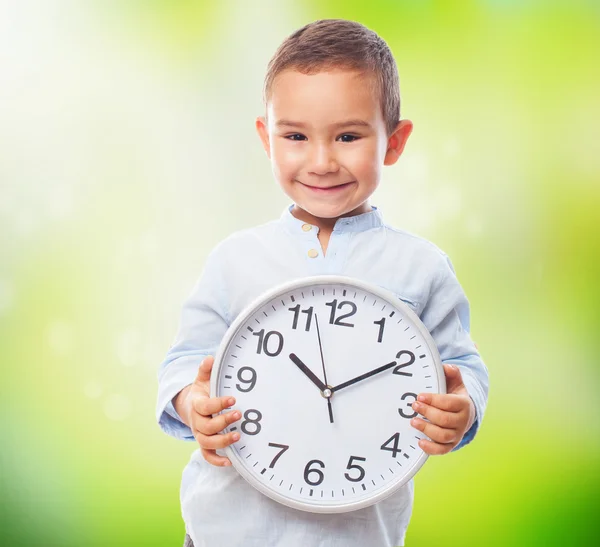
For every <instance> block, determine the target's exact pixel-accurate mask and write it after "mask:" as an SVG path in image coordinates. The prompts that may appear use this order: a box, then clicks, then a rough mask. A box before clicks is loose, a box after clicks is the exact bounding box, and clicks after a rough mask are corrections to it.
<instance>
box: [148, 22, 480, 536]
mask: <svg viewBox="0 0 600 547" xmlns="http://www.w3.org/2000/svg"><path fill="white" fill-rule="evenodd" d="M265 104H266V116H265V117H259V118H258V119H257V120H256V128H257V131H258V134H259V137H260V139H261V142H262V145H263V147H264V149H265V151H266V153H267V156H268V157H269V159H270V161H271V164H272V168H273V175H274V177H275V179H276V181H277V182H278V183H279V185H280V186H281V188H282V189H283V191H284V192H285V193H286V194H287V195H288V196H289V197H290V198H291V200H292V201H293V204H292V205H291V206H290V207H289V208H287V209H286V210H285V211H284V213H283V215H282V217H281V218H280V219H279V220H277V221H273V222H270V223H268V224H265V225H262V226H259V227H257V228H254V229H250V230H244V231H242V232H238V233H236V234H233V235H232V236H230V237H229V238H227V239H226V240H225V241H223V242H222V243H221V244H219V245H218V246H217V247H216V248H215V249H214V250H213V251H212V252H211V253H210V255H209V257H208V259H207V262H206V265H205V269H204V272H203V275H202V277H201V278H200V280H199V281H198V283H197V285H196V286H195V288H194V290H193V292H192V294H191V296H190V297H189V299H188V300H187V301H186V303H185V304H184V307H183V312H182V318H181V324H180V328H179V332H178V335H177V338H176V341H175V343H174V345H173V346H172V347H171V348H170V350H169V352H168V354H167V357H166V359H165V361H164V362H163V364H162V365H161V368H160V371H159V395H158V405H157V417H158V420H159V424H160V426H161V427H162V429H163V430H164V431H165V432H166V433H168V434H170V435H173V436H174V437H176V438H180V439H185V440H194V439H195V440H196V441H197V442H198V444H199V446H200V449H199V450H196V451H195V452H194V453H193V455H192V457H191V460H190V462H189V464H188V465H187V467H186V468H185V470H184V472H183V480H182V488H181V503H182V513H183V518H184V521H185V524H186V531H187V534H188V535H187V536H186V543H185V545H188V546H191V545H195V546H196V547H200V546H209V547H218V546H221V545H227V546H232V547H233V546H238V545H244V546H257V547H258V546H260V547H265V546H268V545H273V546H284V547H313V546H317V545H322V546H327V547H334V546H344V547H349V546H367V545H368V546H394V545H404V536H405V533H406V528H407V526H408V522H409V519H410V515H411V511H412V502H413V481H412V480H411V481H410V482H409V483H408V484H407V485H405V486H404V487H402V488H401V489H400V490H399V491H397V492H396V493H395V494H394V495H393V496H391V497H389V498H387V499H385V500H383V501H382V502H380V503H377V504H375V505H373V506H371V507H368V508H365V509H361V510H359V511H355V512H351V513H343V514H333V515H322V514H312V513H305V512H302V511H297V510H294V509H291V508H288V507H285V506H283V505H280V504H278V503H276V502H275V501H272V500H271V499H269V498H267V497H266V496H264V495H263V494H261V493H259V492H258V491H256V490H255V489H253V488H252V487H251V486H250V485H249V484H248V483H246V482H245V480H244V479H243V478H241V476H239V475H238V474H237V472H236V471H235V470H234V469H233V468H232V467H231V462H230V461H229V460H228V459H227V458H226V457H223V456H221V455H219V454H217V452H216V450H217V449H220V448H224V447H226V446H228V445H230V444H232V443H234V442H236V441H237V440H238V439H239V434H238V433H237V432H235V433H229V434H226V435H225V434H219V432H220V431H222V430H223V429H224V427H225V426H226V425H228V424H230V423H232V422H234V421H237V420H239V419H240V413H239V411H237V410H229V411H228V412H225V413H223V414H219V415H217V416H216V417H214V418H213V417H212V415H213V414H216V413H218V412H220V411H221V410H225V409H230V408H231V407H232V406H233V405H234V404H235V400H234V399H233V398H231V397H219V398H210V397H209V387H208V386H209V379H210V372H211V368H212V365H213V358H212V356H213V355H214V354H215V352H216V351H217V348H218V346H219V343H220V341H221V339H222V337H223V335H224V334H225V331H226V330H227V327H228V326H229V325H230V324H231V322H232V321H233V320H234V319H235V317H236V316H237V315H238V314H239V313H240V311H241V310H243V309H244V307H245V306H246V305H247V304H248V303H250V302H251V301H252V300H253V299H254V298H256V297H257V296H258V295H260V294H261V293H262V292H264V291H265V290H267V289H269V288H271V287H273V286H275V285H278V284H280V283H283V282H285V281H288V280H291V279H294V278H298V277H303V276H309V275H318V274H339V275H347V276H351V277H356V278H360V279H364V280H366V281H370V282H372V283H374V284H377V285H379V286H382V287H384V288H387V289H388V290H390V291H391V292H393V293H395V294H396V295H397V296H399V297H400V298H401V299H402V300H403V301H405V302H407V303H408V304H409V306H410V307H411V308H412V309H413V310H414V311H415V312H416V313H417V315H418V316H419V317H420V319H421V321H423V323H424V324H425V326H426V327H427V328H428V330H429V331H430V332H431V334H432V336H433V339H434V340H435V342H436V344H437V346H438V349H439V351H440V354H441V357H442V361H443V362H444V372H445V374H446V382H447V394H444V395H441V394H438V395H432V394H421V395H420V396H419V397H418V401H416V402H415V404H414V409H415V410H416V411H417V412H418V413H419V414H420V415H421V416H423V417H424V418H426V419H427V421H425V420H423V419H421V418H414V419H413V420H412V422H411V424H412V425H413V427H415V428H416V429H418V430H420V431H423V432H424V433H425V434H426V435H427V436H428V437H429V438H430V439H431V441H427V440H423V441H421V442H420V443H419V444H420V446H421V448H422V449H423V450H424V451H425V452H427V453H428V454H432V455H433V454H446V453H448V452H450V451H451V450H456V449H458V448H460V447H462V446H464V445H465V444H467V443H468V442H470V441H471V440H472V439H473V437H474V436H475V433H476V431H477V429H478V428H479V425H480V424H481V420H482V418H483V413H484V410H485V405H486V401H487V390H488V377H487V369H486V367H485V365H484V364H483V362H482V361H481V358H480V356H479V354H478V353H477V350H476V348H475V346H474V344H473V342H472V341H471V339H470V337H469V304H468V301H467V299H466V297H465V295H464V293H463V291H462V289H461V287H460V284H459V283H458V281H457V279H456V277H455V275H454V270H453V268H452V265H451V263H450V261H449V259H448V257H447V256H446V255H445V254H444V253H443V252H442V251H440V250H439V249H438V248H437V247H435V246H434V245H433V244H432V243H429V242H427V241H425V240H424V239H422V238H419V237H416V236H413V235H411V234H408V233H406V232H403V231H400V230H396V229H394V228H391V227H389V226H387V225H386V224H384V222H383V219H382V215H381V213H380V211H379V210H378V209H377V208H375V207H371V205H370V204H369V197H370V196H371V194H372V193H373V192H374V191H375V189H376V188H377V186H378V184H379V180H380V177H381V169H382V166H383V165H392V164H394V163H395V162H396V161H397V160H398V158H399V157H400V155H401V154H402V151H403V149H404V145H405V144H406V141H407V139H408V137H409V135H410V133H411V131H412V123H411V122H410V121H408V120H402V121H401V120H400V95H399V83H398V74H397V69H396V64H395V61H394V59H393V57H392V54H391V52H390V50H389V48H388V47H387V44H386V43H385V42H384V41H383V40H382V39H381V38H379V37H378V36H377V35H376V34H375V33H374V32H372V31H370V30H368V29H367V28H365V27H364V26H362V25H360V24H358V23H355V22H351V21H344V20H323V21H316V22H314V23H311V24H309V25H306V26H305V27H303V28H301V29H300V30H298V31H296V32H295V33H294V34H292V35H291V36H289V37H288V38H287V39H286V40H285V41H284V42H283V44H282V45H281V46H280V47H279V49H278V51H277V52H276V54H275V56H274V57H273V59H272V60H271V62H270V63H269V68H268V72H267V76H266V79H265ZM199 364H200V366H199V367H198V365H199Z"/></svg>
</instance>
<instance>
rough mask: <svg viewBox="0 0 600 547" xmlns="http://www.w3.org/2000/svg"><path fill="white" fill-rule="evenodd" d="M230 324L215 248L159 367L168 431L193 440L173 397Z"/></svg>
mask: <svg viewBox="0 0 600 547" xmlns="http://www.w3.org/2000/svg"><path fill="white" fill-rule="evenodd" d="M229 323H230V321H229V317H228V314H227V300H226V292H225V289H224V282H223V276H222V274H221V270H220V268H219V263H218V260H217V258H216V252H215V251H213V252H212V253H211V254H210V255H209V256H208V258H207V261H206V265H205V267H204V271H203V273H202V275H201V277H200V279H199V280H198V282H197V283H196V285H195V286H194V289H193V290H192V293H191V294H190V296H189V297H188V298H187V300H186V301H185V303H184V305H183V309H182V312H181V319H180V323H179V329H178V332H177V336H176V338H175V341H174V343H173V345H172V346H171V348H170V349H169V351H168V352H167V355H166V357H165V359H164V361H163V362H162V363H161V365H160V367H159V370H158V396H157V402H156V419H157V421H158V424H159V425H160V427H161V429H162V430H163V431H164V432H165V433H167V434H169V435H171V436H173V437H175V438H177V439H182V440H187V441H193V440H194V436H193V435H192V431H191V429H190V428H189V427H188V426H187V425H186V424H185V423H184V421H183V420H182V418H181V416H179V414H178V413H177V411H176V410H175V407H174V406H173V399H174V398H175V397H176V396H177V394H178V393H179V392H180V391H181V390H182V389H184V388H185V387H186V386H189V385H190V384H192V382H193V381H194V378H195V377H196V374H197V373H198V367H199V365H200V363H201V361H202V360H203V359H204V358H205V357H207V356H209V355H215V353H216V352H217V349H218V347H219V344H220V343H221V339H222V338H223V336H224V334H225V332H226V331H227V328H228V326H229Z"/></svg>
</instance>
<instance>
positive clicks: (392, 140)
mask: <svg viewBox="0 0 600 547" xmlns="http://www.w3.org/2000/svg"><path fill="white" fill-rule="evenodd" d="M412 130H413V124H412V122H411V121H410V120H400V122H399V123H398V125H397V126H396V129H395V130H394V132H393V133H392V134H391V135H390V137H389V138H388V143H387V151H386V153H385V157H384V159H383V165H394V163H396V162H397V161H398V158H399V157H400V156H401V155H402V152H403V150H404V145H405V144H406V141H407V140H408V137H410V134H411V133H412Z"/></svg>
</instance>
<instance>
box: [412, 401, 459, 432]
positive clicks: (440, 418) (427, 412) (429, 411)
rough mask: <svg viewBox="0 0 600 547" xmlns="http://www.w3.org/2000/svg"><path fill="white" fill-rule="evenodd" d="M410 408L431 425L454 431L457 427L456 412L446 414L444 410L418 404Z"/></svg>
mask: <svg viewBox="0 0 600 547" xmlns="http://www.w3.org/2000/svg"><path fill="white" fill-rule="evenodd" d="M412 407H413V408H414V409H415V410H416V411H417V412H418V413H419V414H420V415H421V416H423V417H425V418H427V419H428V420H429V421H430V422H431V423H433V424H435V425H438V426H440V427H443V428H444V429H454V428H456V427H457V426H458V425H459V422H460V417H459V414H458V413H456V412H446V411H445V410H440V409H439V408H435V407H433V406H429V405H425V404H423V403H418V402H416V403H413V405H412Z"/></svg>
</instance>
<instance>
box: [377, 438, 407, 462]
mask: <svg viewBox="0 0 600 547" xmlns="http://www.w3.org/2000/svg"><path fill="white" fill-rule="evenodd" d="M399 442H400V433H394V434H393V435H392V436H391V437H390V438H389V439H388V440H387V441H385V442H384V443H383V444H382V445H381V450H388V451H389V452H391V453H392V457H393V458H395V457H396V454H398V452H402V450H400V449H399V448H398V443H399ZM390 443H393V446H392V447H389V446H388V445H389V444H390Z"/></svg>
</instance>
